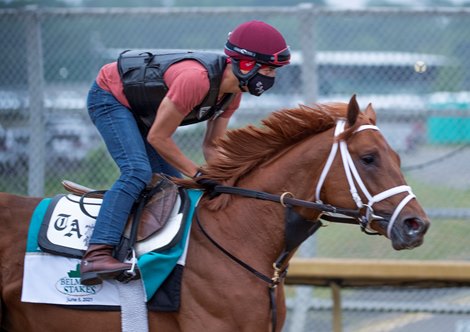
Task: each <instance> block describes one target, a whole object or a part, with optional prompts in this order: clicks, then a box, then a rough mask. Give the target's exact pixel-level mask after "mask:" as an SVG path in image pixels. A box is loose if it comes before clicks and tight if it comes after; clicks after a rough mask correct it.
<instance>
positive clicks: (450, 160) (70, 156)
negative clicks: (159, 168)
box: [0, 4, 470, 332]
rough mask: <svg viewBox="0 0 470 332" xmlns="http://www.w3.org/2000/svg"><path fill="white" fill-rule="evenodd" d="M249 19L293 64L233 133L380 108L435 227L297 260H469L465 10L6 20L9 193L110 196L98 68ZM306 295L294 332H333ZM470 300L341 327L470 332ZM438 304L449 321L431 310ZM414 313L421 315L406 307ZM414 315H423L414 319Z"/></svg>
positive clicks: (368, 309) (347, 234)
mask: <svg viewBox="0 0 470 332" xmlns="http://www.w3.org/2000/svg"><path fill="white" fill-rule="evenodd" d="M251 19H259V20H264V21H266V22H268V23H270V24H272V25H274V26H276V27H277V28H278V29H279V30H280V31H281V32H282V33H283V34H284V35H285V37H286V39H287V41H288V44H289V45H290V46H291V49H292V52H293V58H292V64H291V65H289V66H286V67H283V68H281V69H279V70H278V77H277V84H276V86H275V87H274V88H273V89H272V90H270V91H268V92H267V93H266V94H265V95H263V96H262V97H260V98H256V97H250V96H244V99H243V101H242V106H241V109H240V110H239V111H238V112H237V113H236V114H235V116H234V117H233V120H232V121H231V124H230V125H231V126H232V127H240V126H243V125H246V124H248V123H258V122H259V120H260V119H262V118H264V117H265V116H267V114H268V113H269V112H272V111H275V110H278V109H281V108H283V107H292V106H296V105H297V104H298V103H312V102H324V101H344V102H346V101H348V100H349V98H350V97H351V95H352V94H354V93H355V94H357V96H358V101H359V103H360V105H361V106H362V107H365V106H366V105H367V104H368V103H369V102H371V103H372V104H373V106H374V107H375V109H376V111H377V113H378V125H379V127H380V128H381V129H382V131H383V133H384V134H385V136H386V137H387V138H388V140H389V142H390V143H391V145H392V146H393V147H394V148H395V149H396V150H397V151H398V152H399V153H400V155H401V160H402V166H403V170H404V172H405V174H406V177H407V180H408V182H409V183H410V185H411V186H412V187H413V191H414V193H415V194H416V195H417V196H418V198H419V199H420V201H421V203H422V204H423V205H424V207H425V209H426V210H427V212H428V213H429V215H430V216H431V217H432V219H433V225H432V227H431V229H430V231H429V233H428V235H427V238H426V243H425V244H424V245H423V246H422V247H420V248H418V249H415V250H413V251H410V252H394V251H392V249H391V246H390V245H389V243H388V242H387V241H386V240H385V239H383V238H375V237H366V236H365V235H363V234H361V233H360V232H359V231H356V232H354V231H351V228H350V226H345V225H342V226H336V225H335V226H330V227H327V228H326V229H322V230H321V231H320V232H318V235H315V238H313V239H311V240H310V241H309V243H307V244H306V246H305V248H303V250H302V252H301V254H302V255H303V256H319V257H339V258H395V259H444V260H469V259H470V245H469V242H468V239H467V234H469V233H470V222H469V217H470V208H469V203H468V202H469V200H470V174H469V173H468V165H469V162H470V149H469V148H468V147H469V143H470V88H469V83H470V40H469V38H468V36H469V35H470V10H467V9H459V10H454V9H446V8H439V9H438V8H436V9H422V10H405V9H391V8H389V9H368V10H354V11H351V10H330V9H324V8H316V7H313V6H311V5H308V4H307V5H299V6H296V7H285V8H283V7H276V8H274V7H273V8H269V7H265V8H205V9H200V8H181V9H168V8H140V9H138V8H136V9H129V8H126V9H118V8H109V9H97V8H95V9H77V8H75V9H25V10H1V11H0V45H1V46H2V47H0V55H1V56H0V58H1V59H2V61H1V65H0V191H7V192H11V193H17V194H28V195H48V196H50V195H54V194H57V193H59V192H63V189H62V188H61V186H60V181H61V180H62V179H69V180H73V181H75V182H79V183H81V184H83V185H86V186H90V187H95V188H97V189H106V188H108V187H109V186H110V185H111V184H112V183H113V181H114V180H115V179H116V178H117V176H118V171H117V169H116V167H115V166H114V164H113V162H112V161H111V160H110V157H109V155H108V154H107V152H106V150H105V148H104V145H103V144H102V142H101V139H100V137H99V136H98V134H97V132H96V130H95V128H94V127H93V126H92V124H91V122H90V120H89V118H88V115H87V112H86V107H85V102H86V94H87V89H88V87H89V86H90V85H91V83H92V82H93V80H94V78H95V76H96V74H97V72H98V70H99V68H100V67H101V66H102V65H103V64H105V63H108V62H111V61H114V60H115V59H116V58H117V56H118V54H119V53H120V52H121V51H123V50H126V49H143V50H149V49H195V50H196V49H197V50H201V49H203V50H215V51H218V52H222V50H223V45H224V43H225V40H226V37H227V33H228V32H229V31H231V30H232V29H233V28H234V27H235V26H237V25H238V24H240V23H241V22H244V21H247V20H251ZM416 64H417V66H416V68H415V65H416ZM423 64H424V65H423ZM424 66H425V68H424ZM203 131H204V127H203V126H202V127H201V126H200V125H194V126H190V127H185V128H181V129H179V130H178V132H177V134H176V139H177V141H178V144H179V145H180V146H181V147H182V149H183V150H184V151H185V152H186V153H187V154H188V155H189V156H191V158H192V159H194V160H195V161H197V162H200V163H202V162H203V159H202V155H201V150H200V142H201V139H202V135H203ZM299 289H300V287H299ZM306 292H307V294H308V295H307V296H305V294H306ZM306 292H305V290H304V291H303V292H302V294H303V295H299V294H300V293H299V292H298V289H297V288H290V289H289V292H288V293H289V307H290V308H291V312H290V313H289V316H288V324H287V326H286V328H285V330H286V331H312V330H314V331H329V330H331V325H330V317H329V315H327V314H326V313H327V312H328V311H329V310H330V305H329V304H328V303H329V302H328V301H329V300H328V293H325V292H326V291H325V290H323V289H317V288H315V289H314V290H313V291H312V289H311V288H308V290H307V291H306ZM405 295H406V298H404V296H405ZM469 296H470V292H469V291H468V290H466V289H447V290H446V291H442V290H433V291H419V290H415V291H412V292H410V291H408V290H406V291H400V290H397V289H392V290H390V289H378V290H367V291H365V290H350V291H348V293H346V294H345V301H344V306H343V309H344V310H345V319H344V320H345V322H344V327H345V330H346V331H420V330H421V329H422V330H423V331H425V330H424V328H426V327H428V329H426V331H428V330H429V326H437V325H436V322H439V324H441V325H439V326H442V328H441V327H440V328H439V329H438V330H440V331H460V332H462V331H470V323H469V319H468V317H467V318H465V317H466V316H465V315H462V314H467V315H468V314H469V313H470V308H469V306H468V299H469ZM299 298H302V299H304V300H305V301H307V302H305V303H304V302H301V301H300V300H299ZM430 301H431V302H432V303H434V302H436V303H443V304H442V306H443V307H447V309H446V310H441V309H439V308H440V307H439V308H438V309H436V310H431V309H429V303H430ZM404 302H406V303H408V304H409V303H412V304H415V306H411V307H410V306H402V305H401V304H402V303H404ZM367 303H369V304H370V303H372V304H373V305H369V306H367V305H366V304H367ZM394 303H395V304H396V305H395V304H394ZM465 303H467V304H465ZM426 305H428V306H426ZM373 306H374V307H373ZM299 307H304V308H306V315H304V316H303V318H301V319H300V318H298V317H296V318H295V319H294V318H293V317H294V316H295V313H296V311H295V308H299ZM394 307H395V310H394ZM397 308H398V309H399V310H396V309H397ZM400 308H401V309H400ZM420 308H421V309H420ZM423 308H424V309H423ZM449 308H453V309H455V310H450V309H449ZM415 311H416V312H419V313H417V314H410V313H409V312H415ZM410 315H411V316H410ZM413 315H414V316H413ZM416 315H417V316H416ZM301 320H303V322H302V327H299V325H298V323H299V321H301ZM372 321H373V322H374V324H371V323H368V322H372ZM296 322H297V323H296ZM385 322H389V323H390V324H389V325H386V324H385ZM442 324H443V325H442ZM373 326H375V328H376V329H372V327H373ZM377 326H379V327H380V328H377Z"/></svg>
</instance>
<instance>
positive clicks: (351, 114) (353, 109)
mask: <svg viewBox="0 0 470 332" xmlns="http://www.w3.org/2000/svg"><path fill="white" fill-rule="evenodd" d="M359 111H360V109H359V104H358V103H357V100H356V95H355V94H354V95H353V96H352V97H351V100H349V104H348V124H349V126H352V125H354V124H355V123H356V119H357V116H358V115H359Z"/></svg>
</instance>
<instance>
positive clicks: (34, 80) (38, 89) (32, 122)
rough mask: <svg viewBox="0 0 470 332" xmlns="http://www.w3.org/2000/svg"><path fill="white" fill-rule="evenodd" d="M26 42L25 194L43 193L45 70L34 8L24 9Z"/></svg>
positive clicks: (39, 22)
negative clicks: (27, 150)
mask: <svg viewBox="0 0 470 332" xmlns="http://www.w3.org/2000/svg"><path fill="white" fill-rule="evenodd" d="M26 17H27V28H26V41H27V42H26V45H27V50H26V53H27V59H28V60H27V62H28V90H29V91H28V96H29V103H28V106H29V147H28V149H29V156H28V165H29V168H28V169H29V170H28V195H30V196H43V195H44V175H45V144H46V142H45V134H44V133H45V128H44V127H45V124H44V72H43V59H42V57H43V52H42V40H41V20H40V14H39V12H38V10H37V9H36V8H31V9H28V10H27V12H26Z"/></svg>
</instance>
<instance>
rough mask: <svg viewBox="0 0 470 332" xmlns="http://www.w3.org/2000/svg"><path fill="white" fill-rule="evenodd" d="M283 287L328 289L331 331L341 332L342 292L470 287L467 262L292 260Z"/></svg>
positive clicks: (468, 264) (469, 273)
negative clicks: (372, 288) (308, 286)
mask: <svg viewBox="0 0 470 332" xmlns="http://www.w3.org/2000/svg"><path fill="white" fill-rule="evenodd" d="M286 284H291V285H312V286H324V287H330V288H331V291H332V299H333V331H334V332H339V331H341V330H342V317H341V316H342V315H341V288H343V287H370V286H398V287H399V286H416V287H422V288H441V287H450V286H470V261H418V260H386V259H383V260H379V259H330V258H309V259H305V258H295V259H293V260H292V261H291V264H290V268H289V273H288V275H287V279H286Z"/></svg>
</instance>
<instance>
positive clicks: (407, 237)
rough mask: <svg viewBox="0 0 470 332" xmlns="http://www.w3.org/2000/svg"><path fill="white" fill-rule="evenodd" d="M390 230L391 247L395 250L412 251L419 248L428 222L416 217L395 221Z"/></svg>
mask: <svg viewBox="0 0 470 332" xmlns="http://www.w3.org/2000/svg"><path fill="white" fill-rule="evenodd" d="M395 226H396V227H394V229H392V234H391V235H392V236H391V239H390V240H391V241H392V246H393V248H394V249H395V250H402V249H412V248H415V247H418V246H420V245H421V244H422V243H423V240H424V234H426V232H427V230H428V228H429V221H428V220H423V219H421V218H418V217H409V218H404V219H401V220H397V223H396V225H395Z"/></svg>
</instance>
